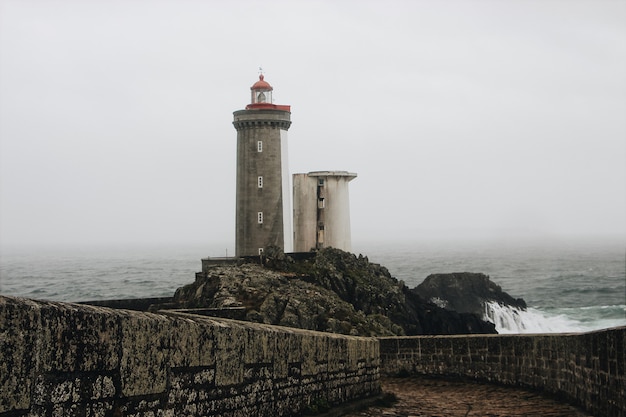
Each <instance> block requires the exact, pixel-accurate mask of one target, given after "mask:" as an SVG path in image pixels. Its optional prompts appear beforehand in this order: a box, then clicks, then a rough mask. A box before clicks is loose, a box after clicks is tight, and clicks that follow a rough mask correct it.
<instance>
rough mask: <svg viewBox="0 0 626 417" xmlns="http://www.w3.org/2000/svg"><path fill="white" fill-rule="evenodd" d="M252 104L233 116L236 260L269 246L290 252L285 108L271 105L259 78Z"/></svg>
mask: <svg viewBox="0 0 626 417" xmlns="http://www.w3.org/2000/svg"><path fill="white" fill-rule="evenodd" d="M250 91H251V95H252V100H251V103H250V104H248V105H247V106H246V109H245V110H239V111H236V112H234V113H233V114H234V121H233V125H234V126H235V129H237V207H236V211H237V213H236V235H235V255H236V256H254V255H259V254H260V253H262V252H263V250H264V249H265V248H266V247H268V246H278V247H280V248H282V249H283V250H284V251H285V252H291V251H293V233H292V228H291V187H290V185H289V184H290V177H289V171H288V168H289V167H288V164H287V130H288V129H289V126H290V125H291V108H290V106H284V105H276V104H273V103H272V91H273V88H272V86H271V85H270V84H269V83H267V82H266V81H265V80H264V79H263V75H260V76H259V81H257V82H256V83H255V84H254V85H253V86H252V87H250Z"/></svg>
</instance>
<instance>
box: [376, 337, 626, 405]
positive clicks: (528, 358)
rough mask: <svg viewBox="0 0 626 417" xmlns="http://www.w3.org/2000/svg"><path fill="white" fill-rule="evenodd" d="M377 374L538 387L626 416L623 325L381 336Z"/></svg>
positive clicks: (579, 403)
mask: <svg viewBox="0 0 626 417" xmlns="http://www.w3.org/2000/svg"><path fill="white" fill-rule="evenodd" d="M379 340H380V354H381V373H382V374H388V375H398V374H399V375H402V374H423V375H445V376H454V377H458V376H460V377H467V378H472V379H479V380H484V381H490V382H496V383H502V384H506V385H512V386H522V387H530V388H535V389H540V390H543V391H545V392H548V393H551V394H555V395H556V396H558V397H560V398H562V399H564V400H566V401H568V402H570V403H573V404H578V405H580V406H581V407H583V408H584V409H586V410H588V411H590V412H592V413H593V414H594V415H598V416H600V415H601V416H622V417H623V416H626V377H625V372H624V367H625V362H626V361H625V355H626V353H625V352H624V348H626V327H620V328H615V329H608V330H602V331H597V332H591V333H582V334H550V335H484V336H474V335H471V336H470V335H468V336H417V337H398V338H381V339H379Z"/></svg>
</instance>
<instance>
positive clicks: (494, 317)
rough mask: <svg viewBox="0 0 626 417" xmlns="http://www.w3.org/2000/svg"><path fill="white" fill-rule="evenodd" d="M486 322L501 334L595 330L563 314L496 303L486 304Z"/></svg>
mask: <svg viewBox="0 0 626 417" xmlns="http://www.w3.org/2000/svg"><path fill="white" fill-rule="evenodd" d="M483 318H484V320H488V321H490V322H491V323H493V324H495V326H496V330H497V331H498V333H500V334H519V333H574V332H583V331H589V330H594V329H593V328H590V326H588V325H587V326H586V325H585V324H584V323H583V322H581V321H579V320H576V319H573V318H571V317H570V316H568V315H566V314H562V313H547V312H545V311H541V310H537V309H534V308H532V307H531V308H528V309H526V310H522V309H519V308H515V307H511V306H503V305H500V304H498V303H496V302H487V303H485V312H484V317H483ZM619 325H620V324H619V321H617V322H616V321H615V320H606V321H597V320H596V321H595V322H594V327H595V326H605V327H614V326H619Z"/></svg>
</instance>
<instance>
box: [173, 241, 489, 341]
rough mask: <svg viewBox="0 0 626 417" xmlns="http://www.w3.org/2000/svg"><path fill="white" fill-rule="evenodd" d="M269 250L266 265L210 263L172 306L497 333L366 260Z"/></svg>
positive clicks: (367, 329)
mask: <svg viewBox="0 0 626 417" xmlns="http://www.w3.org/2000/svg"><path fill="white" fill-rule="evenodd" d="M272 253H273V252H272V251H266V254H265V255H264V262H265V265H266V267H262V266H260V265H252V264H245V265H239V266H235V265H233V266H214V267H212V268H211V269H210V270H209V271H208V272H207V274H205V276H199V277H198V278H197V279H196V282H195V283H193V284H191V285H187V286H185V287H182V288H179V289H178V290H177V291H176V294H175V295H174V302H175V303H176V304H178V305H179V306H180V307H183V308H228V307H245V309H246V314H245V316H246V319H247V320H250V321H255V322H262V323H268V324H277V325H284V326H291V327H299V328H304V329H311V330H320V331H327V332H335V333H343V334H353V335H362V336H392V335H418V334H465V333H496V331H495V328H494V326H493V324H491V323H488V322H485V321H483V320H481V319H480V318H479V317H478V316H476V315H473V314H467V313H458V312H454V311H448V310H445V309H443V308H440V307H438V306H436V305H435V304H433V303H429V302H426V301H424V300H423V299H421V298H420V297H419V296H418V295H417V294H415V293H414V292H412V291H411V290H410V289H409V288H407V287H406V286H405V285H404V284H403V283H401V282H398V280H396V279H395V278H393V277H391V275H390V274H389V271H388V270H387V269H386V268H385V267H383V266H380V265H378V264H373V263H370V262H369V260H368V259H367V257H364V256H361V255H359V256H358V257H357V256H355V255H353V254H351V253H347V252H343V251H341V250H337V249H332V248H328V249H322V250H320V251H318V252H317V254H316V255H315V256H313V257H310V258H308V259H307V258H305V259H304V260H299V261H294V260H293V259H291V258H289V257H284V255H281V254H279V253H277V254H274V255H271V254H272ZM270 255H271V256H270Z"/></svg>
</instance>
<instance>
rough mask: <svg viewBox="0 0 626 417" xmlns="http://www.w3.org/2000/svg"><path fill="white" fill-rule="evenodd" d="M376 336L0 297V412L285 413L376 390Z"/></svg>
mask: <svg viewBox="0 0 626 417" xmlns="http://www.w3.org/2000/svg"><path fill="white" fill-rule="evenodd" d="M378 366H379V351H378V341H377V340H375V339H368V338H359V337H349V336H341V335H333V334H328V333H316V332H311V331H304V330H297V329H288V328H280V327H276V326H265V325H259V324H253V323H243V322H236V321H231V320H227V319H215V318H208V317H200V316H196V315H190V314H183V313H174V312H171V313H168V314H164V313H161V314H152V313H145V312H137V311H127V310H111V309H107V308H103V307H96V306H87V305H79V304H68V303H58V302H44V301H33V300H27V299H20V298H13V297H0V416H3V417H8V416H22V415H28V416H64V417H65V416H114V417H118V416H137V417H139V416H142V417H144V416H146V417H147V416H176V417H179V416H210V415H220V416H248V415H258V416H263V415H271V416H283V415H292V414H296V413H299V412H302V411H303V410H306V409H307V407H311V408H314V407H315V406H317V405H320V404H328V405H334V404H339V403H343V402H346V401H349V400H352V399H357V398H363V397H367V396H371V395H373V394H376V393H378V392H379V391H380V384H379V375H378Z"/></svg>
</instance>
